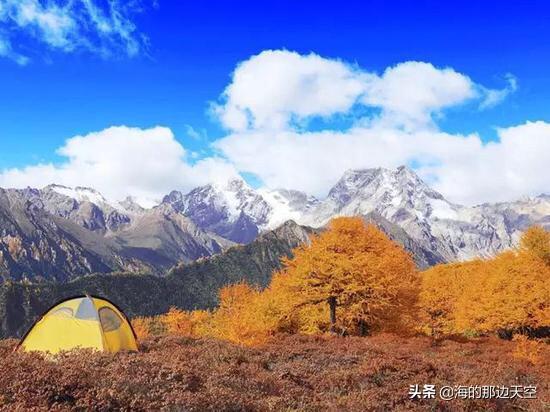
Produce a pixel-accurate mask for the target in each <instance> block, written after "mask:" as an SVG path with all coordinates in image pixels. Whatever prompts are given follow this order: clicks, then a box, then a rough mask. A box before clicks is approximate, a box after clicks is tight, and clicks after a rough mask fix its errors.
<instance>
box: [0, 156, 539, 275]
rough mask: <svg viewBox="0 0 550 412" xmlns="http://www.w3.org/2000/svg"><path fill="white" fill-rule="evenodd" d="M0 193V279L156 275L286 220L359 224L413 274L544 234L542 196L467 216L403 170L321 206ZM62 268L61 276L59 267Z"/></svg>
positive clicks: (350, 182) (211, 195) (206, 190)
mask: <svg viewBox="0 0 550 412" xmlns="http://www.w3.org/2000/svg"><path fill="white" fill-rule="evenodd" d="M0 191H1V193H3V195H2V196H3V197H4V205H3V209H2V210H3V211H2V210H0V212H1V213H0V218H1V219H0V272H2V270H4V271H9V272H14V271H15V272H17V273H19V274H20V275H21V276H24V275H25V274H26V273H27V272H28V273H35V272H36V271H37V270H38V271H39V272H40V271H43V272H44V274H45V275H47V274H48V273H50V272H51V273H60V274H62V275H63V276H65V277H70V273H73V272H74V273H77V274H78V273H86V272H93V271H98V270H100V271H102V270H105V271H109V270H118V269H124V270H142V269H143V268H149V269H146V270H152V271H156V272H158V273H161V272H162V271H163V270H165V269H166V268H168V267H170V266H171V265H173V264H176V263H178V262H189V261H192V260H195V259H197V258H200V257H205V256H210V255H212V254H216V253H219V252H222V251H224V250H225V249H227V248H229V247H231V246H232V245H233V244H234V243H249V242H251V241H253V240H254V239H256V238H257V236H258V235H259V234H261V233H262V232H266V231H269V230H272V229H275V228H277V227H279V226H281V225H282V224H283V223H284V222H287V221H289V220H293V221H294V222H296V223H297V224H299V225H304V226H310V227H313V228H321V227H323V226H324V225H326V224H327V223H328V222H329V221H330V219H331V218H333V217H335V216H363V217H364V218H365V219H366V220H368V221H370V222H372V223H374V224H376V225H378V226H379V227H380V228H381V229H382V230H383V231H385V232H386V233H387V234H388V235H389V236H390V237H391V238H392V239H394V240H395V241H397V242H399V243H400V244H402V245H403V246H404V247H405V248H406V249H407V250H409V251H410V252H411V253H412V254H413V256H414V258H415V261H416V262H417V264H418V265H419V266H420V267H426V266H429V265H433V264H436V263H440V262H449V261H456V260H465V259H470V258H473V257H480V256H491V255H494V254H495V253H498V252H500V251H502V250H504V249H507V248H510V247H513V246H514V245H516V244H517V241H518V239H519V237H520V235H521V233H522V231H524V230H525V229H526V228H527V227H529V226H530V225H533V224H539V225H542V226H545V227H547V228H550V196H549V195H540V196H537V197H528V198H523V199H520V200H517V201H512V202H505V203H498V204H482V205H479V206H475V207H467V206H462V205H458V204H455V203H452V202H449V201H448V200H446V199H445V198H444V197H443V196H442V195H441V194H440V193H438V192H436V191H435V190H433V189H432V188H430V187H429V186H428V185H427V184H426V183H425V182H423V181H422V180H421V179H420V178H419V177H418V176H417V175H416V174H415V173H414V172H413V171H412V170H411V169H409V168H407V167H399V168H397V169H395V170H388V169H383V168H373V169H362V170H350V171H348V172H346V173H345V174H344V175H343V176H342V178H341V179H340V180H339V181H338V182H336V184H335V185H334V186H333V187H332V188H331V190H330V191H329V192H328V194H327V196H326V197H325V198H324V199H317V198H315V197H313V196H309V195H307V194H306V193H303V192H299V191H295V190H286V189H279V190H267V189H254V188H252V187H250V186H249V185H248V184H247V183H246V182H245V181H244V180H242V179H232V180H229V181H228V182H226V183H225V184H219V183H218V184H210V185H205V186H201V187H197V188H195V189H193V190H191V191H190V192H188V193H182V192H179V191H173V192H171V193H170V194H168V195H167V196H165V197H164V199H163V200H162V202H161V203H160V204H158V205H156V206H154V207H151V208H144V207H142V205H140V202H138V201H137V200H136V199H134V198H131V197H128V198H126V199H125V200H123V201H120V202H119V201H112V200H108V199H106V198H105V197H104V196H103V195H101V193H99V192H98V191H96V190H94V189H90V188H84V187H76V188H69V187H66V186H60V185H50V186H47V187H45V188H43V189H31V188H27V189H18V190H16V189H8V190H3V191H2V190H1V189H0ZM2 196H0V198H1V197H2ZM0 200H1V199H0ZM2 213H3V214H2ZM2 219H3V220H2ZM46 260H47V262H46ZM63 261H66V262H67V265H68V266H67V268H64V269H63V268H60V267H59V265H60V264H61V263H59V262H63ZM2 265H3V266H4V267H5V268H4V269H2V267H3V266H2ZM47 265H49V266H47ZM37 268H47V270H46V269H37ZM15 272H14V273H15ZM6 273H7V272H6ZM0 275H4V274H3V273H0ZM60 276H61V275H60Z"/></svg>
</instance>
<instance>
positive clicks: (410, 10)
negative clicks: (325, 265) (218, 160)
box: [0, 0, 550, 202]
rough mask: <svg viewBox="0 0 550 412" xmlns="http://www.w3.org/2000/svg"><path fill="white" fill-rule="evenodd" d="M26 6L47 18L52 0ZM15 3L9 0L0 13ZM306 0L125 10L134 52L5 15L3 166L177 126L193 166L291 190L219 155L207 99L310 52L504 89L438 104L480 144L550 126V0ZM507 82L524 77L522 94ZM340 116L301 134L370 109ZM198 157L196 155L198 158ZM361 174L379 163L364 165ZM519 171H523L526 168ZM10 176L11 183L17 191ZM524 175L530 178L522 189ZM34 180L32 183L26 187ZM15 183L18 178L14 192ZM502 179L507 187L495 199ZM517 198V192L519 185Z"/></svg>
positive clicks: (352, 119) (217, 124) (441, 127)
mask: <svg viewBox="0 0 550 412" xmlns="http://www.w3.org/2000/svg"><path fill="white" fill-rule="evenodd" d="M24 2H27V3H29V4H34V5H35V6H36V5H38V6H39V7H42V9H38V10H42V11H45V10H47V7H50V6H52V4H53V5H55V2H49V3H48V2H44V1H38V0H24V1H23V3H24ZM10 3H13V2H12V1H11V0H0V5H3V6H2V7H4V8H8V7H10ZM65 3H66V2H65V1H63V2H57V4H58V5H60V6H63V5H64V4H65ZM76 3H78V2H76ZM307 3H308V2H291V1H277V2H252V1H235V2H225V1H217V2H214V1H201V2H176V1H163V0H159V1H158V2H156V3H152V2H150V3H148V2H145V1H144V2H141V3H135V4H132V7H123V6H120V11H121V13H123V17H124V21H125V22H127V23H128V26H126V29H125V30H126V31H124V32H123V33H122V34H124V33H126V34H129V35H130V36H131V38H132V39H133V40H134V41H135V42H136V44H137V46H136V47H134V48H132V49H131V50H130V48H129V47H127V46H128V42H127V41H126V40H121V39H123V37H122V36H121V33H120V32H114V34H113V35H112V36H111V37H108V36H107V35H105V36H104V37H101V36H100V35H98V34H97V33H94V32H93V27H92V29H86V31H82V32H79V33H78V34H75V35H74V36H73V37H70V39H69V40H70V41H71V42H72V43H71V44H68V43H66V42H64V43H63V42H62V43H60V40H59V39H57V38H56V39H55V41H54V40H52V39H51V37H50V38H48V37H47V32H43V33H41V32H40V29H39V28H37V27H38V26H37V25H33V24H32V23H29V24H22V23H21V21H19V22H18V21H16V20H17V19H15V18H14V17H13V13H12V16H11V18H10V17H9V16H8V17H6V16H4V17H3V18H2V12H1V10H2V7H0V40H1V39H4V41H9V44H10V50H11V52H10V53H11V54H7V53H4V56H2V53H1V47H0V141H1V142H2V150H1V152H0V171H1V170H4V171H5V170H13V169H24V168H25V167H28V166H32V165H41V164H54V165H58V166H59V165H62V164H63V162H66V161H67V159H66V157H65V156H62V155H60V154H59V151H58V149H59V148H61V147H63V146H64V145H65V144H66V141H67V139H70V138H71V137H73V136H78V135H87V134H88V133H91V132H99V131H102V130H104V129H106V128H108V127H110V126H128V127H135V128H140V129H144V130H147V129H149V128H152V127H153V126H157V125H158V126H163V127H166V128H168V129H170V131H171V132H172V134H173V136H174V137H173V138H174V139H175V140H176V141H177V142H179V143H180V144H181V145H182V147H184V148H185V152H186V153H187V154H186V156H188V160H187V161H188V163H189V164H193V163H194V162H196V161H197V160H198V159H201V158H202V159H205V158H206V159H208V158H210V157H212V156H215V157H217V156H221V157H222V158H223V160H224V161H227V162H228V163H230V164H231V165H232V166H233V167H235V168H236V170H237V172H238V173H241V174H243V173H244V174H245V175H246V176H251V175H252V176H255V177H254V178H253V179H252V180H254V181H255V182H256V183H257V184H260V185H261V184H266V185H268V186H271V185H279V184H284V183H286V182H287V181H288V180H285V179H278V178H276V176H275V175H276V174H277V173H278V172H277V171H273V170H270V171H269V172H266V173H265V174H264V173H263V171H262V170H259V169H257V168H256V167H255V166H253V165H251V164H250V162H247V161H244V162H243V161H242V159H241V157H242V156H241V155H240V154H236V155H235V154H234V150H233V148H232V149H231V150H229V149H227V150H222V149H220V147H221V146H224V145H225V143H222V144H221V146H220V145H216V142H218V141H220V140H223V139H225V138H226V137H227V136H228V135H229V134H232V133H234V130H233V131H232V130H228V129H231V128H228V127H227V125H225V127H224V125H223V121H220V118H219V117H217V116H216V114H215V113H213V111H212V110H211V104H212V103H216V102H217V103H218V104H221V103H220V102H223V101H224V99H227V96H226V97H225V98H224V97H220V96H221V95H222V93H223V91H224V89H225V88H226V87H227V86H228V85H230V84H231V82H232V78H231V75H232V73H233V71H234V70H235V68H236V67H237V64H239V63H240V62H243V61H247V60H248V59H251V58H252V56H256V55H258V54H259V53H261V52H262V51H265V50H287V51H292V52H296V53H297V54H298V55H300V56H307V55H309V54H310V53H315V54H316V55H318V56H321V57H322V58H323V59H327V60H331V61H332V60H337V61H343V62H345V63H346V65H348V66H352V67H359V68H360V70H361V71H364V72H365V73H376V74H378V75H382V73H383V72H384V70H386V69H387V68H388V67H392V66H395V65H397V64H399V63H402V62H407V61H421V62H427V63H429V64H431V65H433V66H434V67H436V68H439V69H443V68H452V69H453V70H454V71H456V72H457V73H460V74H463V75H464V76H467V77H468V78H469V79H471V81H472V82H473V83H475V84H476V85H479V86H480V87H483V88H486V89H488V90H489V89H490V90H495V91H498V90H508V89H509V93H508V92H507V94H506V97H505V98H502V99H501V100H502V101H499V103H498V104H494V105H490V107H487V108H484V109H480V105H481V103H480V100H479V99H478V101H477V102H473V103H472V102H470V101H469V100H468V101H466V103H465V104H462V103H461V102H459V104H456V105H454V104H453V105H448V106H445V109H444V110H443V109H442V110H439V109H438V110H437V113H436V114H434V119H436V123H437V126H436V127H435V129H437V130H438V131H441V132H445V133H449V134H460V135H462V136H466V135H469V134H472V133H475V134H476V135H477V136H478V137H479V139H480V140H481V141H482V142H485V143H486V142H488V141H497V142H498V140H499V136H498V134H497V131H496V128H512V127H515V126H519V125H522V124H525V123H526V122H529V121H531V122H535V121H541V122H542V125H543V126H545V125H546V123H547V122H550V112H549V111H548V107H550V76H548V73H549V68H550V67H549V63H550V44H549V43H548V27H550V13H549V11H550V6H547V5H546V2H544V1H525V2H521V3H519V2H515V3H518V4H511V3H512V2H474V1H470V2H466V1H461V2H452V1H448V2H447V1H446V2H441V1H424V2H423V1H420V2H415V4H414V5H412V2H406V1H402V2H399V1H369V2H346V1H339V2H323V3H322V4H317V5H316V6H313V4H312V3H309V4H307ZM95 4H96V5H97V7H98V10H103V12H104V17H105V19H104V20H105V23H113V22H114V20H113V19H112V18H111V17H110V16H111V15H110V14H109V11H108V9H107V8H106V4H107V2H103V1H98V2H95ZM114 4H115V6H116V4H117V3H114ZM14 13H15V12H14ZM67 13H74V14H77V13H81V15H79V16H80V17H79V18H80V19H81V20H78V21H84V20H85V19H86V18H88V17H86V16H85V15H84V14H82V12H78V8H77V7H75V9H74V11H67ZM97 27H99V26H97ZM78 36H80V37H82V38H83V39H85V40H86V41H82V40H81V39H80V38H79V37H78ZM61 40H62V41H65V40H66V39H65V38H63V39H61ZM56 41H57V43H56ZM90 44H92V46H91V45H90ZM136 48H137V49H136ZM21 58H24V61H21ZM18 59H19V61H18ZM23 63H24V64H23ZM273 75H274V76H277V74H276V73H274V74H273ZM511 78H513V79H514V81H515V82H517V87H516V88H514V90H511V86H510V80H509V79H511ZM476 87H477V86H476ZM480 99H481V98H480ZM466 100H467V99H466ZM365 110H367V109H365ZM376 110H377V109H374V111H376ZM336 111H337V112H338V113H337V115H336V116H332V114H331V116H329V117H328V118H327V117H325V118H324V120H320V116H316V115H315V114H314V115H312V116H303V117H307V119H306V120H307V121H305V122H300V127H299V130H300V132H308V131H319V130H323V129H329V130H332V131H334V130H336V131H337V130H338V129H347V128H348V127H350V125H352V124H356V123H357V122H356V120H357V119H356V117H358V115H357V113H358V112H361V107H359V108H358V107H356V106H354V107H353V108H352V109H349V110H345V113H344V111H341V110H336ZM367 111H368V110H367ZM312 112H314V111H312ZM359 117H361V116H359ZM327 119H328V120H327ZM301 120H304V119H301ZM539 125H540V123H539ZM190 128H193V129H194V130H195V132H197V133H193V132H190ZM431 129H432V130H433V129H434V127H433V125H432V127H431ZM293 130H294V131H296V128H294V129H293ZM270 133H271V132H270ZM537 133H538V132H537ZM243 139H244V137H243ZM213 143H214V144H215V146H214V147H213V146H212V144H213ZM224 147H225V146H224ZM544 147H546V146H544ZM220 150H221V152H220ZM539 150H540V148H539ZM191 152H195V153H196V154H193V155H192V156H189V155H190V153H191ZM230 153H233V154H230ZM526 156H527V155H526ZM365 157H368V152H365ZM408 158H409V157H407V159H408ZM539 160H540V159H539ZM542 160H545V159H542ZM542 160H541V161H542ZM439 161H440V160H439V159H436V163H438V162H439ZM479 161H481V160H479ZM382 163H383V164H382V165H384V166H386V165H387V166H393V164H392V163H391V162H389V163H388V164H385V163H384V162H382ZM410 163H411V164H416V163H413V162H412V161H411V162H410ZM352 164H353V165H360V164H359V163H357V162H352ZM366 166H372V162H370V161H369V162H365V167H366ZM420 172H421V174H422V175H423V176H424V177H426V178H427V179H429V178H430V176H431V177H432V178H433V180H434V182H435V183H437V182H439V183H440V187H438V188H439V189H441V190H443V191H445V190H447V191H448V192H452V190H451V189H449V188H451V187H452V186H453V185H454V184H458V183H459V182H460V179H459V180H456V181H455V182H454V183H453V181H450V180H449V179H450V177H449V178H445V177H442V176H443V175H442V176H439V174H438V173H439V172H438V171H437V170H436V171H434V170H433V168H432V169H430V167H429V166H426V167H425V168H424V169H422V170H420ZM335 173H336V171H335ZM338 173H339V171H338ZM449 173H450V172H449ZM453 173H454V172H453ZM518 173H520V172H518ZM521 173H523V174H525V173H527V172H526V171H524V170H523V169H522V171H521ZM9 176H10V175H6V176H5V177H4V179H3V181H2V183H4V184H7V185H9V184H10V183H11V182H10V181H9V180H8V179H9ZM11 176H13V175H11ZM445 179H447V180H446V181H445ZM462 179H467V176H466V175H465V176H464V177H463V178H462ZM526 179H527V176H523V175H522V177H521V179H520V180H522V182H520V185H521V184H524V183H525V182H524V181H525V180H526ZM309 180H311V179H309ZM325 180H326V183H323V184H322V185H317V186H316V185H309V184H308V183H305V182H304V183H303V184H298V187H297V188H299V189H303V190H308V189H310V190H311V191H313V192H317V194H319V193H320V192H322V191H323V190H325V188H326V187H328V184H329V182H332V181H333V180H334V176H331V177H327V178H326V179H325ZM442 181H445V182H444V183H441V182H442ZM33 183H34V180H33V179H32V178H30V179H29V184H33ZM92 183H93V182H92ZM20 184H21V183H20V181H19V180H17V181H15V180H14V183H13V185H20ZM507 184H508V183H506V182H503V183H502V185H501V186H500V188H499V189H498V190H496V191H502V190H501V189H502V188H504V189H506V187H507V186H506V185H507ZM99 185H101V184H99ZM524 186H525V184H524ZM525 187H526V190H525V192H526V194H536V192H539V191H543V190H546V189H550V187H549V186H548V182H547V181H542V182H537V183H536V184H531V185H527V186H525ZM483 191H484V189H483V188H480V189H478V192H479V193H482V192H483ZM478 192H476V193H474V194H464V193H463V194H460V193H458V194H453V193H450V196H451V197H453V196H454V197H455V198H456V199H457V200H461V201H472V202H476V201H481V200H483V199H481V198H480V196H479V193H478ZM512 192H513V195H516V194H517V195H519V194H520V192H521V190H519V189H517V188H514V190H513V191H512ZM493 197H494V198H495V199H497V198H498V196H497V195H495V196H493ZM489 200H492V198H490V199H489Z"/></svg>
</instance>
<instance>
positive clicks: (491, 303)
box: [419, 227, 550, 336]
mask: <svg viewBox="0 0 550 412" xmlns="http://www.w3.org/2000/svg"><path fill="white" fill-rule="evenodd" d="M549 252H550V234H549V233H548V232H547V231H545V230H544V229H542V228H539V227H535V228H531V229H528V230H527V231H526V232H525V233H524V235H523V236H522V238H521V240H520V246H519V247H518V249H517V250H509V251H505V252H502V253H500V254H499V255H497V256H495V257H494V258H491V259H485V260H475V261H471V262H464V263H454V264H447V265H440V266H436V267H434V268H431V269H428V270H427V271H425V272H424V273H422V288H421V292H420V295H419V301H420V308H421V312H420V313H421V317H420V319H421V321H422V328H423V329H424V330H426V329H427V330H429V331H431V332H432V333H433V334H449V333H464V334H469V333H478V334H479V333H481V334H486V333H492V332H498V333H499V334H500V335H502V336H510V335H511V334H512V333H514V332H520V333H529V332H530V331H535V330H541V329H544V328H548V327H550V282H549V280H550V259H549V256H550V253H549Z"/></svg>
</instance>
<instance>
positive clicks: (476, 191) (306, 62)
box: [0, 0, 550, 204]
mask: <svg viewBox="0 0 550 412" xmlns="http://www.w3.org/2000/svg"><path fill="white" fill-rule="evenodd" d="M0 1H1V0H0ZM516 88H517V83H516V80H515V78H514V77H511V76H509V77H508V86H507V87H506V88H504V89H502V90H493V89H489V88H487V87H485V86H483V85H481V84H479V83H476V82H474V80H472V79H470V78H469V77H468V76H467V75H465V74H462V73H459V72H457V71H456V70H454V69H452V68H448V67H446V68H438V67H435V66H433V65H432V64H429V63H423V62H405V63H400V64H397V65H394V66H391V67H389V68H387V69H386V70H384V71H383V72H382V73H381V74H376V73H369V72H366V71H364V70H362V69H361V68H360V67H357V66H356V65H352V64H348V63H345V62H342V61H339V60H333V59H325V58H323V57H320V56H318V55H315V54H308V55H300V54H298V53H293V52H289V51H284V50H283V51H265V52H262V53H260V54H259V55H257V56H252V57H251V58H250V59H248V60H247V61H245V62H243V63H241V64H240V65H238V66H237V68H236V70H235V72H234V73H233V76H232V80H231V82H230V84H229V85H228V86H227V88H226V89H225V91H224V92H223V95H222V97H221V100H220V102H219V103H218V104H217V105H215V107H214V111H215V113H216V114H217V115H218V116H219V118H220V120H221V122H222V123H223V124H224V125H225V126H226V127H227V128H228V129H229V133H228V135H226V136H224V137H222V138H220V139H218V140H216V141H214V142H213V143H212V148H213V149H214V151H215V153H217V155H216V156H214V157H207V158H202V159H201V160H198V161H197V162H194V159H196V155H194V154H193V153H188V152H187V151H186V150H185V148H184V147H183V146H182V145H181V144H180V143H178V141H177V140H176V139H175V138H174V135H173V134H172V132H171V131H170V130H169V129H167V128H163V127H156V128H151V129H138V128H128V127H113V128H109V129H105V130H103V131H100V132H96V133H90V134H88V135H86V136H76V137H73V138H71V139H69V140H67V142H66V143H65V145H64V146H63V147H62V148H60V149H59V151H58V153H59V154H60V155H61V156H63V157H64V158H65V161H64V162H62V163H61V164H39V165H34V166H29V167H26V168H19V169H10V170H5V171H3V172H0V186H1V187H14V186H15V187H23V186H27V185H30V186H35V187H41V186H44V185H47V184H49V183H52V182H55V183H61V184H66V185H69V186H76V185H88V186H92V187H95V188H97V189H99V190H101V191H103V192H105V194H106V195H107V196H109V197H113V198H121V197H124V196H126V195H127V194H131V195H135V196H138V197H143V198H159V197H161V196H162V195H163V194H165V193H167V192H169V191H170V190H172V189H174V188H176V189H181V190H188V189H191V188H193V187H195V186H197V185H200V184H205V183H207V182H211V181H217V180H227V179H228V178H230V177H236V176H237V174H238V173H252V174H254V175H256V176H257V177H258V178H259V180H260V181H261V182H262V183H263V185H265V186H266V187H268V188H278V187H284V188H289V189H298V190H303V191H305V192H308V193H311V194H315V195H317V196H320V197H323V196H325V195H326V194H327V191H328V190H329V189H330V187H331V186H332V185H333V184H334V183H335V182H336V181H337V180H338V179H339V178H340V177H341V175H342V174H343V173H344V172H345V171H346V170H348V169H351V168H366V167H379V166H383V167H388V168H394V167H397V166H399V165H402V164H409V165H414V168H415V169H416V171H417V172H418V173H419V174H420V175H421V177H423V178H424V179H425V180H426V181H427V182H428V183H429V184H430V185H431V186H433V187H434V188H435V189H437V190H439V191H440V192H441V193H442V194H443V195H444V196H446V197H447V198H448V199H449V200H452V201H455V202H458V203H464V204H476V203H481V202H485V201H501V200H511V199H515V198H517V197H520V196H523V195H536V194H539V193H543V192H546V193H550V180H549V179H548V177H547V173H546V169H547V165H548V164H550V124H549V123H545V122H540V121H539V122H526V123H524V124H521V125H517V126H514V127H508V128H501V129H498V139H497V140H496V141H493V142H490V143H485V142H484V141H483V139H482V138H481V137H480V136H479V135H478V134H476V133H473V134H469V135H460V134H452V133H447V132H445V131H444V130H441V129H440V128H439V127H438V119H439V118H440V116H442V115H444V111H445V109H447V108H449V107H454V106H457V105H463V104H468V103H471V104H472V106H473V107H474V108H475V107H481V108H489V107H491V106H493V105H495V104H498V103H500V102H501V101H502V100H503V99H504V98H505V97H506V96H507V95H508V94H510V93H512V92H513V91H515V90H516ZM357 107H362V108H372V109H375V110H373V111H369V110H368V111H367V112H366V114H365V113H364V112H361V111H358V112H360V113H363V114H362V115H361V116H360V117H357V118H356V121H355V122H354V123H353V124H352V125H351V127H349V128H348V129H344V130H335V129H336V128H328V127H327V128H326V129H324V130H320V131H311V130H308V129H307V127H304V124H307V121H308V120H310V119H311V118H313V117H324V118H326V119H327V122H330V120H331V116H335V115H336V116H337V115H340V114H342V115H346V116H351V114H352V113H357V112H356V111H355V109H356V108H357ZM323 124H324V123H323ZM186 133H187V135H189V136H190V137H192V138H196V139H200V140H202V141H206V139H204V138H203V137H204V134H203V133H202V132H199V131H198V130H195V129H193V128H191V127H188V128H187V130H186Z"/></svg>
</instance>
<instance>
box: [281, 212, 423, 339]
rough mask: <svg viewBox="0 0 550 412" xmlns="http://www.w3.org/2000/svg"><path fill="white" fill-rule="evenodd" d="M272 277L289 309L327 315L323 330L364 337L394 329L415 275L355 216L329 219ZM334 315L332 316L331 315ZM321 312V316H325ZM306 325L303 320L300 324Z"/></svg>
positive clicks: (402, 255)
mask: <svg viewBox="0 0 550 412" xmlns="http://www.w3.org/2000/svg"><path fill="white" fill-rule="evenodd" d="M293 253H294V257H293V258H292V259H285V260H284V262H283V263H284V266H285V268H284V270H283V271H282V272H281V273H280V274H278V275H277V276H276V279H275V282H276V283H277V284H280V285H283V286H281V287H280V288H279V289H280V293H282V294H285V293H286V295H287V296H289V297H290V299H289V300H290V301H291V302H292V305H291V306H292V310H293V311H303V309H304V308H308V309H309V312H310V314H311V313H312V312H313V314H314V319H312V321H313V322H317V321H318V318H317V319H315V317H316V316H315V315H319V314H322V313H323V312H324V311H323V310H322V309H321V310H320V309H319V307H318V306H319V305H324V306H325V307H327V308H328V312H329V329H330V330H331V331H336V329H337V328H339V329H341V330H346V331H348V332H352V333H358V334H361V335H363V334H366V333H367V332H368V331H369V330H370V329H373V328H380V327H381V326H382V325H383V324H386V325H394V326H395V325H397V323H398V321H399V320H402V318H403V314H404V313H405V312H407V311H409V312H410V310H411V309H412V307H413V304H414V301H415V298H416V293H417V273H416V269H415V265H414V262H413V260H412V258H411V257H410V255H409V254H408V253H407V252H405V251H404V250H403V248H401V247H400V246H399V245H397V244H396V243H394V242H392V241H391V240H390V239H389V238H388V237H387V236H386V235H385V234H384V233H382V232H381V231H380V230H378V229H377V228H376V227H375V226H373V225H367V224H365V222H364V221H363V219H361V218H350V217H341V218H336V219H333V220H332V221H331V222H330V223H329V226H328V230H326V231H324V232H323V233H322V234H320V235H317V236H313V237H312V239H311V244H310V245H304V246H300V247H298V248H297V249H295V250H294V251H293ZM338 311H339V312H340V314H339V315H337V312H338ZM325 313H326V312H325ZM306 322H307V320H306Z"/></svg>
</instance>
